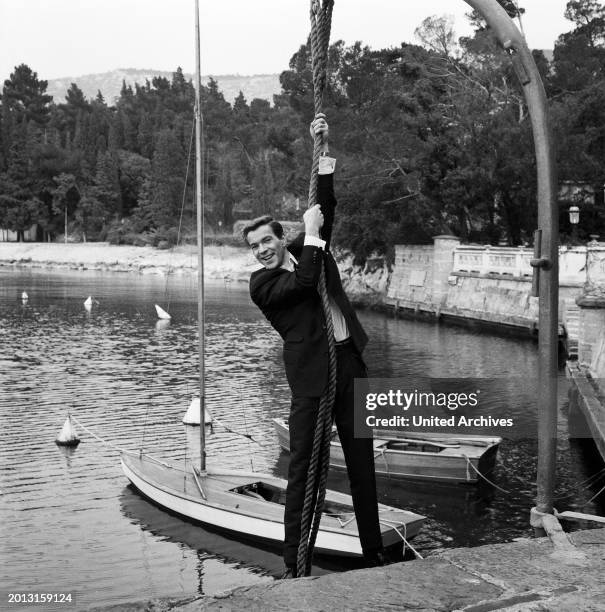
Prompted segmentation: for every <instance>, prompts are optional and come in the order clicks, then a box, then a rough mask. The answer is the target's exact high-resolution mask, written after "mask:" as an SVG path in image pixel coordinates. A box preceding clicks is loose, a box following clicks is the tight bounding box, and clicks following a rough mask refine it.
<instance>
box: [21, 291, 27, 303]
mask: <svg viewBox="0 0 605 612" xmlns="http://www.w3.org/2000/svg"><path fill="white" fill-rule="evenodd" d="M21 299H22V300H23V301H24V302H26V301H27V300H28V299H29V295H27V292H26V291H24V292H23V293H22V294H21Z"/></svg>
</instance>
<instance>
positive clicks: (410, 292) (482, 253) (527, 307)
mask: <svg viewBox="0 0 605 612" xmlns="http://www.w3.org/2000/svg"><path fill="white" fill-rule="evenodd" d="M532 257H533V252H532V250H531V249H527V248H508V247H489V246H466V245H465V246H461V245H460V241H459V240H458V239H457V238H455V237H454V236H437V237H435V239H434V243H433V245H422V246H420V245H397V246H396V247H395V262H394V267H393V271H392V274H391V277H390V280H389V283H388V286H387V291H386V297H385V302H386V303H387V304H389V305H391V306H393V307H395V308H397V309H404V310H408V311H413V312H414V313H425V314H428V315H429V316H432V317H439V316H449V317H456V318H462V319H469V320H476V321H482V322H487V323H494V324H498V325H502V326H506V327H515V328H523V329H528V330H530V331H532V332H533V331H534V330H535V329H536V327H537V324H538V299H537V298H535V297H532V296H531V284H532V283H531V280H532V277H531V274H532V269H531V267H530V265H529V261H530V259H531V258H532ZM586 258H587V252H586V248H585V247H580V248H574V249H566V248H562V249H561V252H560V255H559V262H560V269H561V272H560V276H559V280H560V289H559V319H560V320H561V322H562V323H563V324H564V323H565V320H566V316H567V314H566V313H568V312H571V311H572V308H571V306H570V305H571V304H575V299H576V298H577V297H578V295H579V294H580V292H581V288H582V286H583V284H584V281H585V278H586V265H585V263H586Z"/></svg>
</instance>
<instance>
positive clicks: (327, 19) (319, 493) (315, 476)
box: [296, 0, 336, 576]
mask: <svg viewBox="0 0 605 612" xmlns="http://www.w3.org/2000/svg"><path fill="white" fill-rule="evenodd" d="M333 6H334V0H324V2H323V5H321V4H320V2H319V0H311V12H310V17H311V63H312V68H313V103H314V109H315V114H316V115H317V113H320V112H321V110H322V107H323V93H324V88H325V83H326V69H327V63H328V45H329V41H330V29H331V25H332V8H333ZM320 152H321V136H320V135H315V139H314V144H313V163H312V166H311V179H310V183H309V207H311V206H314V205H315V204H316V203H317V181H318V172H319V157H320ZM318 291H319V295H320V298H321V303H322V307H323V311H324V315H325V320H326V333H327V336H328V387H327V389H326V391H325V392H324V394H323V395H322V396H321V398H320V401H319V409H318V414H317V422H316V425H315V433H314V437H313V448H312V451H311V459H310V462H309V470H308V473H307V482H306V487H305V499H304V504H303V511H302V516H301V531H300V541H299V546H298V556H297V563H296V566H297V575H298V576H308V575H309V574H310V573H311V562H312V559H313V548H314V546H315V540H316V538H317V532H318V530H319V523H320V521H321V514H322V510H323V505H324V501H325V496H326V483H327V479H328V468H329V463H330V439H331V434H332V420H333V407H334V399H335V397H336V348H335V346H334V324H333V321H332V311H331V309H330V301H329V299H328V289H327V283H326V273H325V262H323V263H322V268H321V273H320V278H319V284H318Z"/></svg>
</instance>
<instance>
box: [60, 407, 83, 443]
mask: <svg viewBox="0 0 605 612" xmlns="http://www.w3.org/2000/svg"><path fill="white" fill-rule="evenodd" d="M55 443H56V444H58V445H59V446H78V444H80V438H78V432H77V431H76V428H75V427H74V425H73V424H72V422H71V416H70V415H69V414H68V415H67V418H66V419H65V423H63V428H62V429H61V431H60V432H59V435H58V436H57V438H56V439H55Z"/></svg>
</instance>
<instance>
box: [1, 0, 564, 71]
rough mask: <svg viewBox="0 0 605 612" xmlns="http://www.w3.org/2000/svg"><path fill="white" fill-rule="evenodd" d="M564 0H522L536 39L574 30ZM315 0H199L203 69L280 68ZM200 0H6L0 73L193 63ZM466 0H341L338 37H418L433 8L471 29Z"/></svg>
mask: <svg viewBox="0 0 605 612" xmlns="http://www.w3.org/2000/svg"><path fill="white" fill-rule="evenodd" d="M566 3H567V1H566V0H520V5H521V6H523V7H525V8H526V10H527V12H526V14H525V16H524V18H523V25H524V29H525V33H526V37H527V40H528V43H529V45H530V47H532V48H540V49H552V47H553V43H554V40H555V39H556V37H557V36H558V35H559V34H561V33H562V32H565V31H568V30H569V29H571V23H570V22H568V21H566V20H565V19H564V17H563V12H564V10H565V5H566ZM308 6H309V2H308V0H200V15H201V36H202V73H203V74H215V75H216V74H235V73H239V74H261V73H278V72H281V71H282V70H284V69H286V68H287V67H288V61H289V59H290V57H291V56H292V54H293V53H294V52H295V51H296V50H297V48H298V47H299V45H300V44H301V43H303V42H304V41H305V40H306V37H307V34H308V30H309V18H308ZM193 7H194V0H0V79H2V82H3V81H4V79H6V78H8V76H9V74H10V73H11V72H12V71H13V69H14V67H15V66H16V65H18V64H21V63H26V64H28V65H29V66H30V67H31V68H32V69H33V70H35V71H36V72H37V73H38V76H39V77H40V78H42V79H53V78H59V77H67V76H80V75H82V74H90V73H96V72H105V71H108V70H113V69H115V68H153V69H158V70H169V71H172V70H175V69H176V67H177V66H181V67H182V68H183V70H184V71H185V72H193V71H194V67H195V64H194V61H195V60H194V51H193V49H194V42H193V41H194V26H193V11H194V8H193ZM468 11H470V7H469V5H468V4H467V3H466V2H465V1H464V0H336V2H335V4H334V15H333V25H332V37H331V40H332V41H335V40H337V39H343V40H344V41H345V42H346V43H349V44H350V43H353V42H354V41H356V40H361V41H363V42H364V43H365V44H368V45H370V46H371V47H372V48H382V47H388V46H393V45H398V44H399V43H401V42H402V41H407V42H415V40H414V30H415V28H416V27H417V26H418V25H419V24H420V23H421V22H422V20H423V19H424V18H426V17H428V16H430V15H445V14H449V15H453V16H454V18H455V23H456V33H457V34H458V35H459V36H460V35H463V34H467V33H468V32H469V28H468V25H467V23H466V20H465V18H464V15H465V13H467V12H468Z"/></svg>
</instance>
